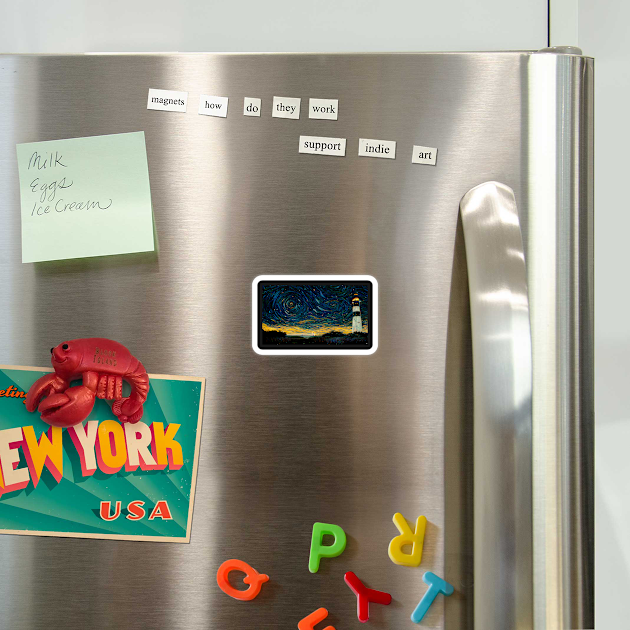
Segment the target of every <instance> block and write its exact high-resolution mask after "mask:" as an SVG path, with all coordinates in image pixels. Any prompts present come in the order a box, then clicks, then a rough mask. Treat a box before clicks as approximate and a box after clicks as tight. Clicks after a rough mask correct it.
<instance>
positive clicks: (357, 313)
mask: <svg viewBox="0 0 630 630" xmlns="http://www.w3.org/2000/svg"><path fill="white" fill-rule="evenodd" d="M352 332H353V333H356V332H363V322H362V321H361V300H360V299H359V296H358V295H356V294H355V296H354V297H353V298H352Z"/></svg>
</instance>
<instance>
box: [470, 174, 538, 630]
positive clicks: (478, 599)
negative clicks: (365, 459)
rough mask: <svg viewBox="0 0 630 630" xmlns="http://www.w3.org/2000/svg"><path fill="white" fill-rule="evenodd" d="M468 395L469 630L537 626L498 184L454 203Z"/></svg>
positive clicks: (511, 220) (512, 247)
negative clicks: (466, 303)
mask: <svg viewBox="0 0 630 630" xmlns="http://www.w3.org/2000/svg"><path fill="white" fill-rule="evenodd" d="M460 212H461V216H462V225H463V231H464V242H465V247H466V262H467V266H468V283H469V291H470V314H471V328H472V348H473V350H472V352H473V381H474V383H473V392H474V429H473V433H474V446H473V458H474V481H473V488H474V490H473V492H474V512H473V514H474V619H475V624H474V627H475V628H480V629H483V630H510V629H512V628H531V627H532V624H533V582H532V576H533V573H532V565H533V557H532V344H531V330H530V321H529V301H528V296H527V276H526V270H525V255H524V250H523V238H522V235H521V228H520V222H519V216H518V210H517V208H516V200H515V198H514V192H513V191H512V189H511V188H509V187H508V186H506V185H504V184H501V183H499V182H485V183H483V184H480V185H479V186H476V187H475V188H472V189H471V190H469V191H468V192H467V193H466V194H465V195H464V197H463V198H462V200H461V202H460Z"/></svg>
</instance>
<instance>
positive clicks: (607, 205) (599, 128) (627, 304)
mask: <svg viewBox="0 0 630 630" xmlns="http://www.w3.org/2000/svg"><path fill="white" fill-rule="evenodd" d="M574 1H575V2H577V0H574ZM629 31H630V3H629V2H627V0H579V13H578V34H579V35H578V41H579V44H578V45H579V46H580V47H581V48H582V49H583V51H584V53H585V54H588V55H592V56H593V57H595V604H596V607H595V620H596V627H597V628H624V627H628V626H629V624H630V621H628V620H629V619H630V597H629V596H628V594H629V593H630V483H629V482H628V480H629V479H630V292H629V290H628V281H627V276H626V272H627V269H628V262H627V255H628V251H629V250H630V247H629V244H628V236H629V235H630V208H629V203H628V194H627V193H626V192H625V190H624V188H623V187H624V186H625V184H626V183H627V181H628V174H629V171H630V161H629V160H628V157H627V153H626V148H627V147H628V146H629V145H630V112H629V111H628V103H630V47H629V45H628V43H627V42H628V34H629Z"/></svg>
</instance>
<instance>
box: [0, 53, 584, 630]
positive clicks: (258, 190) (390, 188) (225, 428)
mask: <svg viewBox="0 0 630 630" xmlns="http://www.w3.org/2000/svg"><path fill="white" fill-rule="evenodd" d="M152 88H160V89H170V90H181V91H187V92H188V111H187V113H185V114H184V113H176V112H160V111H154V110H150V109H147V94H148V90H149V89H152ZM0 94H2V105H0V225H1V227H0V287H1V290H2V299H1V301H0V302H1V304H2V317H1V318H0V363H4V364H13V365H33V366H38V365H46V364H47V362H48V360H49V356H50V355H49V348H50V347H51V346H53V345H55V344H57V343H59V341H60V340H62V339H67V338H78V337H108V338H111V339H116V340H117V341H119V342H121V343H123V344H124V345H126V346H128V347H129V348H131V349H132V350H133V353H134V354H135V355H136V356H138V357H139V358H140V359H141V360H142V362H143V364H144V365H145V366H146V368H147V371H148V372H150V373H158V374H181V375H191V376H205V377H206V379H207V382H206V401H205V408H204V419H203V433H202V440H201V451H200V459H199V468H198V478H197V486H196V496H195V506H194V517H193V522H192V536H191V541H190V543H189V544H168V543H165V544H159V543H153V542H124V541H111V540H83V539H64V538H46V537H37V538H36V537H28V536H13V535H5V536H0V558H1V561H0V628H10V629H12V630H17V629H22V628H28V629H30V628H47V629H48V628H76V629H79V628H80V629H82V630H83V629H84V628H165V629H166V628H168V629H169V630H172V629H174V628H182V629H184V628H186V629H188V628H212V629H214V630H226V629H228V628H229V629H239V630H240V629H242V628H252V627H253V628H258V629H260V630H262V629H268V628H269V629H271V628H295V627H296V626H297V623H298V622H299V621H300V620H301V619H303V618H304V617H305V616H306V615H308V614H309V613H310V612H312V611H314V610H315V609H317V608H319V607H322V606H323V607H325V608H327V609H328V610H329V612H330V616H329V617H328V618H327V619H326V621H325V622H323V623H322V624H321V625H320V626H318V627H319V628H323V627H325V626H326V624H328V625H333V626H334V627H335V628H337V630H343V629H344V628H352V627H355V628H356V627H359V621H358V619H357V615H356V606H357V602H356V598H355V596H354V595H353V593H352V592H351V590H350V589H349V588H348V587H347V586H346V585H345V584H344V581H343V576H344V573H345V572H346V571H353V572H355V573H356V574H357V575H358V576H359V578H361V579H362V580H363V581H364V582H365V583H366V584H368V585H369V586H370V587H372V588H376V589H380V590H384V591H387V592H389V593H391V594H392V597H393V602H392V604H391V605H389V606H378V605H373V606H372V607H371V609H370V621H369V624H371V626H372V627H375V628H396V629H399V628H406V627H409V628H412V627H415V626H414V624H413V623H412V622H411V620H410V618H409V617H410V613H411V612H412V611H413V609H414V608H415V606H416V604H417V603H418V601H419V600H420V599H421V597H422V596H423V594H424V592H425V591H426V588H427V587H426V584H425V583H424V582H423V581H422V575H423V573H424V571H431V572H433V573H435V574H436V575H439V576H441V577H443V578H444V579H445V580H447V581H448V582H449V583H450V584H452V585H453V587H454V593H453V595H451V596H450V597H444V596H440V597H438V598H437V599H436V600H435V602H434V604H433V605H432V607H431V608H430V610H429V612H428V614H427V616H426V617H425V618H424V620H423V621H422V625H421V627H426V628H446V629H449V630H451V629H453V630H454V629H457V630H459V629H464V628H477V629H479V630H481V629H482V630H508V629H510V628H519V629H524V628H534V627H535V628H537V629H542V628H550V629H553V630H556V629H559V628H588V627H592V625H593V483H592V482H593V468H592V465H593V433H592V428H593V372H592V370H593V345H592V338H593V274H592V271H593V267H592V263H593V233H592V211H593V208H592V199H593V188H592V173H593V130H592V121H593V61H592V59H590V58H588V57H585V56H582V55H581V52H580V51H579V50H576V49H555V50H544V51H538V52H496V53H440V54H433V53H431V54H355V55H349V54H339V55H330V54H326V55H320V54H311V55H304V54H242V55H237V54H226V55H217V54H162V55H158V54H155V55H149V54H146V55H145V54H134V55H111V54H89V55H63V56H55V55H47V56H46V55H5V56H2V57H1V59H0ZM204 94H206V95H207V94H211V95H221V96H224V97H227V98H228V99H229V110H228V115H227V117H225V118H221V117H210V116H202V115H198V113H197V104H198V102H199V98H200V96H201V95H204ZM279 95H280V96H283V97H287V96H288V97H293V98H300V99H301V103H302V110H301V113H300V116H299V118H298V119H286V118H277V117H274V116H272V108H273V106H274V101H273V98H274V96H279ZM245 97H256V98H260V99H261V104H260V107H261V112H260V113H261V115H260V116H245V115H243V107H244V98H245ZM310 98H323V99H337V100H338V112H336V113H337V114H338V117H337V119H336V120H329V119H327V120H323V119H314V118H310V117H309V115H308V112H309V108H308V107H307V104H308V103H309V99H310ZM132 131H144V133H145V138H146V148H147V155H148V164H149V175H150V183H151V197H152V203H153V212H154V225H155V234H156V238H157V242H158V246H157V247H156V251H155V252H154V253H145V254H129V255H122V256H105V257H96V258H84V259H75V260H64V261H55V262H41V263H35V264H22V262H21V244H20V211H19V208H20V198H19V185H18V173H17V165H16V148H15V145H16V144H17V143H22V142H31V141H39V140H53V139H59V138H74V137H83V136H95V135H103V134H114V133H123V132H132ZM301 136H309V137H319V138H322V137H323V138H329V139H330V138H333V139H345V141H346V151H345V156H343V157H342V156H334V155H322V154H320V155H317V154H316V155H310V154H303V153H300V152H299V145H300V142H301V140H300V137H301ZM359 139H379V140H383V141H388V142H392V141H395V142H396V153H395V159H375V158H373V157H369V156H367V157H366V156H363V155H359V152H360V150H361V146H360V144H359ZM383 146H384V145H383ZM418 146H419V147H427V148H429V149H430V150H431V151H433V150H437V155H436V154H435V153H434V154H433V155H432V156H431V160H430V161H434V163H426V161H425V163H414V162H412V155H414V147H418ZM420 157H422V156H420ZM436 157H437V159H435V158H436ZM417 161H418V160H416V162H417ZM284 275H298V276H313V277H314V276H323V275H331V276H338V277H342V278H344V277H345V278H348V277H351V276H371V277H373V278H374V279H375V280H376V282H377V283H378V307H377V308H378V310H377V312H376V311H375V312H374V314H373V315H374V317H376V316H378V347H377V348H376V350H375V351H374V352H371V353H369V352H368V353H363V354H362V353H361V351H358V352H357V353H355V354H339V355H335V354H334V352H332V353H330V354H325V355H321V354H317V353H309V352H308V351H305V352H304V353H293V354H292V353H291V352H281V353H279V354H264V353H263V354H261V353H258V352H256V351H255V349H254V347H252V345H254V346H255V345H256V339H255V338H254V339H253V338H252V322H253V321H254V325H255V319H253V316H252V312H253V310H255V309H256V308H257V306H256V304H255V301H256V300H255V293H254V294H253V293H252V283H253V282H254V280H255V279H256V278H257V277H258V276H284ZM1 510H2V501H1V500H0V511H1ZM398 512H399V513H402V514H403V515H404V516H405V517H406V518H407V519H408V520H409V521H412V520H413V521H415V519H416V518H417V517H418V516H419V515H424V516H426V518H427V520H428V524H427V529H426V534H425V540H424V552H423V557H422V563H421V565H420V567H417V568H411V567H401V566H397V565H395V564H394V563H392V562H391V561H390V559H389V558H388V554H387V548H388V543H389V541H390V540H391V539H392V538H393V537H394V536H396V534H397V533H398V532H397V530H396V528H395V527H394V525H393V523H392V516H393V515H394V514H395V513H398ZM314 522H324V523H335V524H338V525H339V526H341V527H342V528H343V529H344V530H345V532H346V534H347V537H348V542H347V548H346V550H345V552H344V553H343V554H342V555H341V556H339V557H338V558H336V559H334V560H327V561H326V560H325V561H323V562H322V567H321V569H320V571H319V572H318V573H315V574H311V573H310V572H309V570H308V557H309V546H310V541H311V529H312V526H313V523H314ZM228 558H240V559H242V560H245V561H247V562H249V563H250V564H251V565H252V566H253V567H255V568H257V569H258V570H259V571H261V572H264V573H266V574H268V575H269V576H270V581H269V583H268V584H266V585H265V586H264V587H263V590H262V592H261V594H260V596H259V597H257V598H256V599H255V600H254V601H252V602H239V601H236V600H234V599H231V598H230V597H228V596H226V595H225V594H224V593H223V592H222V591H221V590H220V589H219V588H218V587H217V582H216V572H217V569H218V567H219V565H220V564H221V563H222V562H223V561H224V560H226V559H228Z"/></svg>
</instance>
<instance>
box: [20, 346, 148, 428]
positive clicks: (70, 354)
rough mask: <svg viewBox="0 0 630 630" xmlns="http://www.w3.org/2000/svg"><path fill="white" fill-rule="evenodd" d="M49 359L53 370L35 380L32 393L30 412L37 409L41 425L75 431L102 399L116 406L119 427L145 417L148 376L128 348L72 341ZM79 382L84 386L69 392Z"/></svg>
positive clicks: (55, 350)
mask: <svg viewBox="0 0 630 630" xmlns="http://www.w3.org/2000/svg"><path fill="white" fill-rule="evenodd" d="M50 354H51V359H50V361H51V363H52V366H53V369H54V370H55V371H54V372H53V373H52V374H46V375H45V376H42V377H41V378H39V379H37V380H36V381H35V383H33V385H32V386H31V388H30V389H29V390H28V394H27V395H26V408H27V409H28V411H35V409H36V408H37V409H38V410H39V412H40V414H41V418H42V420H43V421H44V422H47V423H48V424H51V425H52V426H54V427H72V426H74V425H75V424H79V423H81V422H83V421H84V420H85V419H86V418H87V417H88V416H89V415H90V411H92V408H93V407H94V401H95V400H96V398H97V397H98V398H104V399H105V400H113V401H114V404H113V405H112V411H113V412H114V415H116V416H117V417H118V419H119V420H120V421H121V422H131V423H135V422H138V420H140V418H142V405H143V404H144V402H145V401H146V399H147V394H148V393H149V376H148V375H147V373H146V370H145V369H144V366H143V365H142V363H140V361H138V359H136V357H134V356H133V355H132V354H131V352H129V350H127V348H125V346H123V345H122V344H120V343H117V342H116V341H112V340H111V339H101V338H98V337H94V338H91V339H73V340H72V341H65V342H63V343H60V344H59V345H58V346H57V347H55V348H51V349H50ZM79 377H81V378H82V379H83V384H82V385H77V386H76V387H70V381H71V380H73V379H75V378H79ZM123 379H125V380H126V381H127V382H128V383H129V384H130V385H131V395H130V396H129V397H128V398H123V395H122V382H123ZM42 399H43V400H42ZM38 405H39V406H38Z"/></svg>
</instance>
